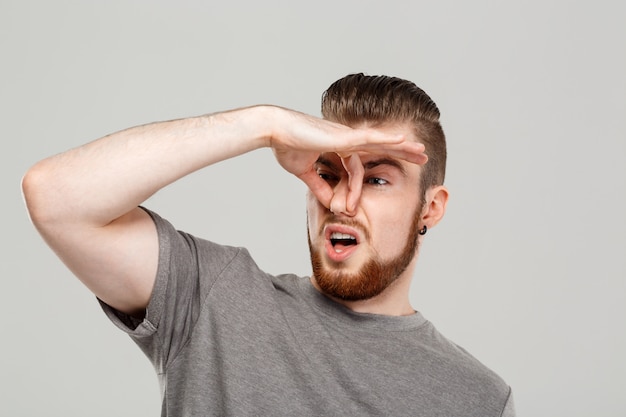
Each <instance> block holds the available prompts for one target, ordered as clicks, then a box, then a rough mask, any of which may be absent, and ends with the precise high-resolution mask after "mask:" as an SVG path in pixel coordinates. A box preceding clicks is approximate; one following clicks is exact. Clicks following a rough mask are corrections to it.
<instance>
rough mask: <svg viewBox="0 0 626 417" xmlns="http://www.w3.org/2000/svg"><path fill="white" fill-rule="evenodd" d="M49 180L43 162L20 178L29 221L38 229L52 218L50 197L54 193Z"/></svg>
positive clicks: (48, 174)
mask: <svg viewBox="0 0 626 417" xmlns="http://www.w3.org/2000/svg"><path fill="white" fill-rule="evenodd" d="M50 179H51V174H50V172H48V170H47V169H46V168H45V163H43V162H39V163H37V164H36V165H34V166H33V167H31V168H30V169H29V170H28V171H27V172H26V173H25V174H24V176H23V177H22V182H21V187H22V197H23V199H24V204H25V205H26V210H27V212H28V215H29V217H30V219H31V221H32V222H33V224H34V225H35V226H36V227H38V228H39V226H41V225H43V224H45V223H48V222H50V221H51V220H52V219H53V218H54V213H53V210H52V208H53V207H54V200H53V199H52V196H53V195H54V194H55V193H54V191H53V188H54V187H53V185H52V184H51V180H50Z"/></svg>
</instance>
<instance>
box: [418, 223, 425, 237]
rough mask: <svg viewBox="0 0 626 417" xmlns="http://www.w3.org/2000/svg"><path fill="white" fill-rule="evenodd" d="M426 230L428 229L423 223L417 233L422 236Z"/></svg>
mask: <svg viewBox="0 0 626 417" xmlns="http://www.w3.org/2000/svg"><path fill="white" fill-rule="evenodd" d="M427 231H428V228H427V227H426V225H424V227H422V230H420V231H419V232H417V233H419V234H420V235H422V236H424V235H425V234H426V232H427Z"/></svg>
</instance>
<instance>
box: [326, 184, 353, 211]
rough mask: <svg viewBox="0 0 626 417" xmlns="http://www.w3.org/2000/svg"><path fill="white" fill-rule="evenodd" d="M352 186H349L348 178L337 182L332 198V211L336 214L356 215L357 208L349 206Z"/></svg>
mask: <svg viewBox="0 0 626 417" xmlns="http://www.w3.org/2000/svg"><path fill="white" fill-rule="evenodd" d="M349 190H350V187H348V180H347V179H342V180H341V181H339V183H337V185H336V186H335V188H334V190H333V192H334V194H333V198H332V200H330V211H331V212H333V213H334V214H344V215H346V216H354V215H355V214H356V210H355V209H354V208H353V209H352V210H350V209H349V208H348V194H349Z"/></svg>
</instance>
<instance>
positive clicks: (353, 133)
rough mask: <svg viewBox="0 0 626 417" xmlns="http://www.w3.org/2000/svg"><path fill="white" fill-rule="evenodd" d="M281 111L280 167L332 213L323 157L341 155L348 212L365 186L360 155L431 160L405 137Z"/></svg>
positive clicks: (277, 133)
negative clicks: (322, 175)
mask: <svg viewBox="0 0 626 417" xmlns="http://www.w3.org/2000/svg"><path fill="white" fill-rule="evenodd" d="M279 111H280V112H281V114H280V117H279V119H278V122H277V125H276V126H277V127H276V128H275V129H274V132H273V133H272V135H271V137H270V143H269V144H270V146H271V147H272V150H273V152H274V155H275V157H276V159H277V161H278V163H279V164H280V165H281V166H282V167H283V168H284V169H285V170H287V171H288V172H290V173H292V174H294V175H295V176H296V177H298V178H300V179H301V180H302V181H303V182H304V183H305V184H306V185H307V187H308V188H309V189H310V190H311V192H312V193H313V194H314V195H315V197H316V198H317V199H318V200H319V201H320V203H321V204H323V205H324V206H325V207H327V208H329V209H331V210H332V209H334V208H335V204H333V207H331V202H332V201H333V197H334V196H335V195H334V190H333V188H332V187H331V186H330V185H329V184H328V183H327V182H326V181H325V180H323V179H322V178H320V176H319V175H318V173H317V172H316V169H315V163H316V161H317V160H318V158H319V156H320V155H321V154H322V153H325V152H334V153H336V154H337V155H339V157H340V158H341V161H342V164H343V166H344V168H345V169H346V172H347V173H348V192H347V195H346V196H345V207H346V209H347V210H348V211H353V210H354V209H356V206H357V204H358V201H359V198H360V195H361V187H362V185H363V172H364V169H363V165H362V164H361V160H360V158H359V156H358V152H368V153H374V154H383V155H386V156H389V157H391V158H397V159H402V160H405V161H408V162H411V163H415V164H419V165H423V164H424V163H426V161H427V160H428V157H427V156H426V155H425V154H424V145H423V144H421V143H418V142H414V141H411V140H408V138H406V137H404V136H403V135H389V134H385V133H383V132H381V131H379V130H377V129H374V128H367V127H364V128H351V127H348V126H344V125H341V124H338V123H334V122H330V121H327V120H323V119H320V118H316V117H313V116H308V115H305V114H302V113H298V112H294V111H291V110H286V109H279ZM341 205H343V204H341Z"/></svg>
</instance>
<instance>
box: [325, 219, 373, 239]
mask: <svg viewBox="0 0 626 417" xmlns="http://www.w3.org/2000/svg"><path fill="white" fill-rule="evenodd" d="M330 225H338V226H346V227H351V228H353V229H357V230H358V231H359V232H360V233H361V235H362V236H363V237H364V238H365V240H367V241H370V240H371V236H370V232H369V230H367V228H366V227H365V226H364V225H363V223H361V222H360V221H358V220H355V219H352V218H342V219H338V218H337V216H335V215H330V216H328V217H327V218H326V219H324V221H323V222H322V224H321V225H320V230H319V234H320V235H322V236H323V235H324V229H325V228H326V226H330Z"/></svg>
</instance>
